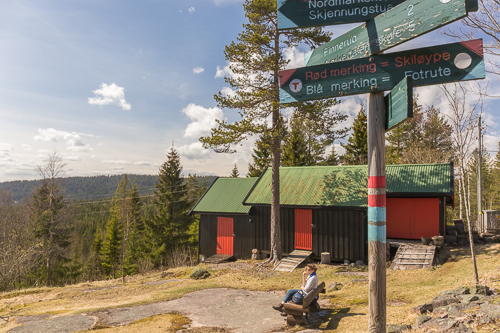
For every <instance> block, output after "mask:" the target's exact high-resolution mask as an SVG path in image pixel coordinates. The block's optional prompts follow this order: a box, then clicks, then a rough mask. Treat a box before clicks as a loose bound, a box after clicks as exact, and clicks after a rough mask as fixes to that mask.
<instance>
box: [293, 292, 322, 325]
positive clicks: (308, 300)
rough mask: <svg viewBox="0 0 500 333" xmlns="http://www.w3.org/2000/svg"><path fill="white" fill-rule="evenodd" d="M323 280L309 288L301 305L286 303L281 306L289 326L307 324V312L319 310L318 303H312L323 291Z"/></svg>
mask: <svg viewBox="0 0 500 333" xmlns="http://www.w3.org/2000/svg"><path fill="white" fill-rule="evenodd" d="M324 290H325V282H321V283H320V284H319V285H318V286H317V287H316V288H315V289H313V290H311V291H310V292H309V293H308V294H307V295H306V296H305V297H304V301H303V302H302V305H299V304H294V303H286V304H285V305H284V307H283V309H284V311H285V313H286V314H287V316H286V323H287V324H288V325H290V326H295V325H297V324H298V325H309V322H308V320H307V314H308V313H309V312H319V310H320V308H319V305H318V303H317V302H316V303H313V301H314V299H315V298H316V296H318V294H319V293H320V292H324Z"/></svg>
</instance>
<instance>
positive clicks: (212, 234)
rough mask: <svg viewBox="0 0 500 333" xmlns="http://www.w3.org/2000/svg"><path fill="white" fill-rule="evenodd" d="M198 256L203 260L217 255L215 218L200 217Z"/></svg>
mask: <svg viewBox="0 0 500 333" xmlns="http://www.w3.org/2000/svg"><path fill="white" fill-rule="evenodd" d="M198 242H199V247H200V254H202V255H204V256H205V258H208V257H211V256H213V255H214V254H216V253H217V216H216V215H205V214H202V215H201V216H200V238H199V240H198Z"/></svg>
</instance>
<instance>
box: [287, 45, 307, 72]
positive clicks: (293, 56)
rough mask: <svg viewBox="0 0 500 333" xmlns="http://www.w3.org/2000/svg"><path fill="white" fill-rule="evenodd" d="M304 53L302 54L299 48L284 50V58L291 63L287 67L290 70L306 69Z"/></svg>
mask: <svg viewBox="0 0 500 333" xmlns="http://www.w3.org/2000/svg"><path fill="white" fill-rule="evenodd" d="M304 55H305V54H304V52H300V51H299V50H298V49H297V48H295V47H294V48H291V49H289V48H286V49H284V50H283V57H284V58H285V59H286V60H289V61H290V62H289V63H288V65H287V66H286V68H287V69H289V68H298V67H304Z"/></svg>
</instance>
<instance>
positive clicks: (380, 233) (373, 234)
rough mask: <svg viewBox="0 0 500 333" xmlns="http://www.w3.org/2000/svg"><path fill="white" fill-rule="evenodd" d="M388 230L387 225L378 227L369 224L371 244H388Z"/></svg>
mask: <svg viewBox="0 0 500 333" xmlns="http://www.w3.org/2000/svg"><path fill="white" fill-rule="evenodd" d="M386 232H387V228H386V226H385V225H381V226H377V225H373V224H368V241H369V242H380V243H384V244H385V242H386V240H385V238H386V237H385V236H386Z"/></svg>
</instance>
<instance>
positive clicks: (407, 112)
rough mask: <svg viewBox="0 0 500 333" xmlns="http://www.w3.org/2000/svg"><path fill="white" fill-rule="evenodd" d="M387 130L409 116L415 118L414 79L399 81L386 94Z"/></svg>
mask: <svg viewBox="0 0 500 333" xmlns="http://www.w3.org/2000/svg"><path fill="white" fill-rule="evenodd" d="M385 111H386V112H385V130H386V131H388V130H390V129H392V128H394V127H396V126H398V125H399V124H401V123H402V122H403V121H405V120H406V119H408V118H413V79H412V78H411V77H409V76H407V77H405V78H404V79H403V80H401V82H399V83H398V84H397V85H396V86H395V87H394V88H393V89H392V90H391V92H390V93H388V94H387V95H386V96H385Z"/></svg>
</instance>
